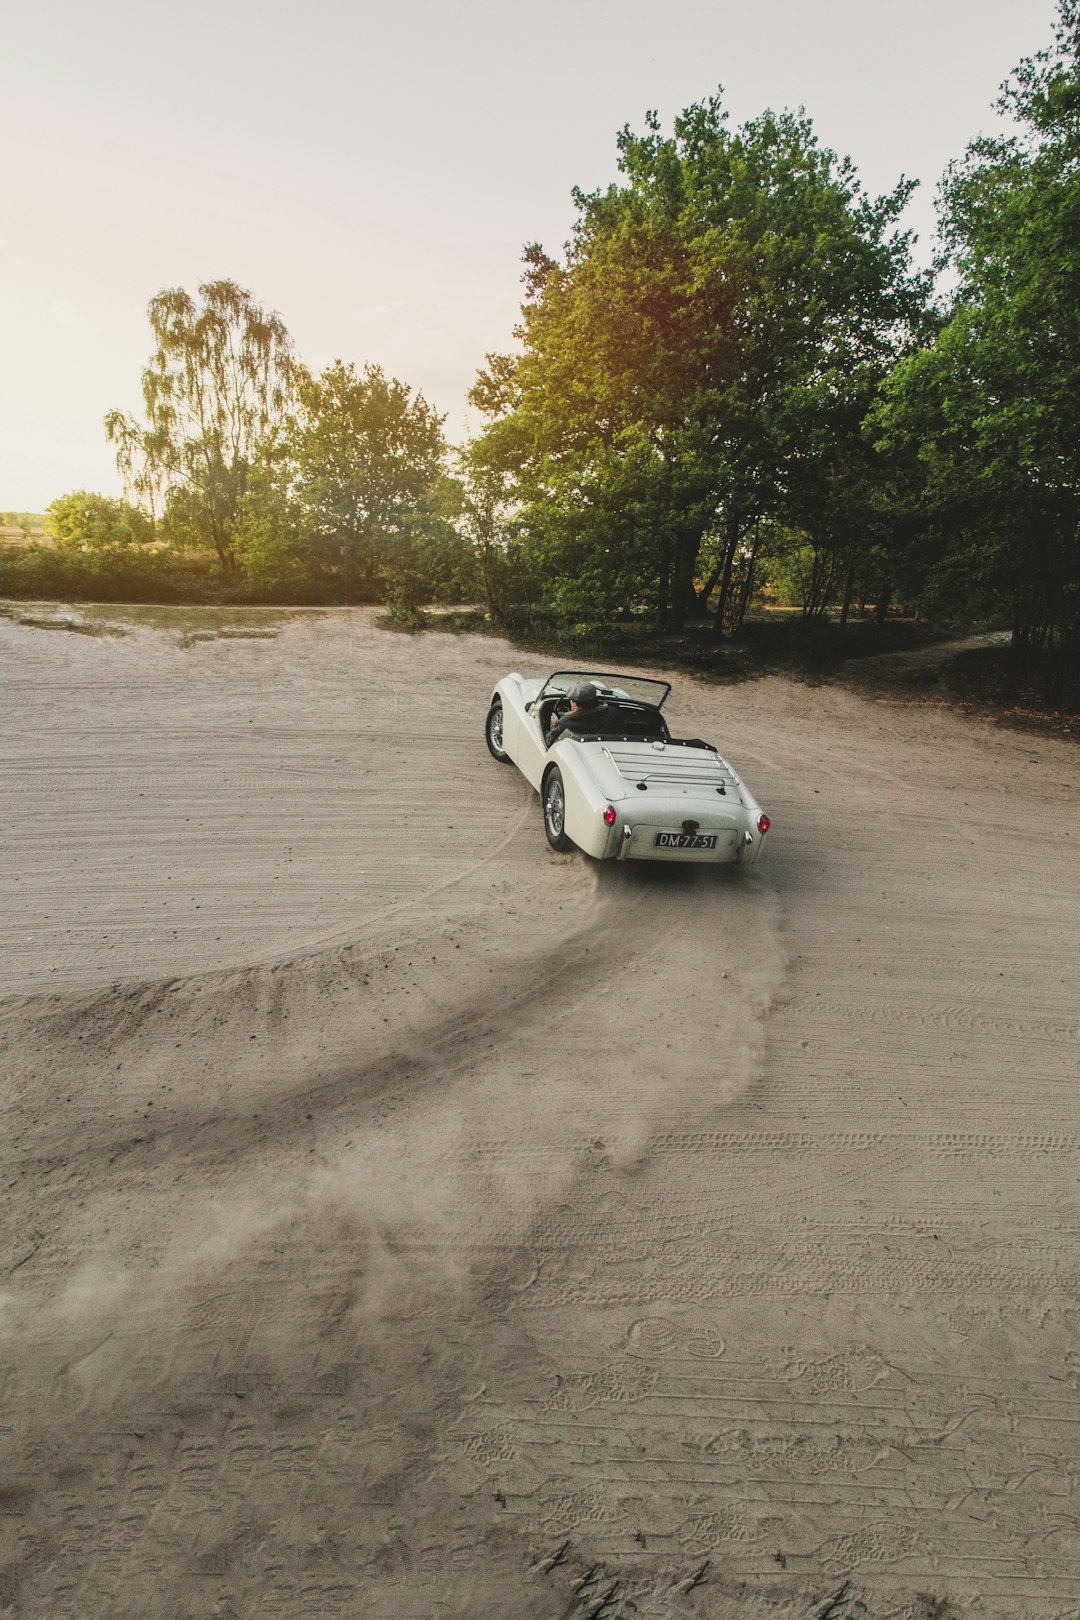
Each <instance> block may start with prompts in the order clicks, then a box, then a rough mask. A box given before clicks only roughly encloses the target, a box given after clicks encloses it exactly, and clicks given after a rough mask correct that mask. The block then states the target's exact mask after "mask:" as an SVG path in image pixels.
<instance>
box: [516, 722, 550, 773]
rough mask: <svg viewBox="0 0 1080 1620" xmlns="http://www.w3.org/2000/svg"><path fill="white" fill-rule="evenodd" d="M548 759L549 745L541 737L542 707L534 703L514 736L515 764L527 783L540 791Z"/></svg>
mask: <svg viewBox="0 0 1080 1620" xmlns="http://www.w3.org/2000/svg"><path fill="white" fill-rule="evenodd" d="M546 759H547V745H546V744H545V742H544V739H543V737H542V736H541V735H540V705H539V703H536V702H533V703H531V704H530V705H529V707H528V708H527V709H526V710H525V712H524V713H523V714H522V716H521V719H520V721H519V723H518V730H517V732H516V733H515V736H514V764H515V765H516V766H517V768H518V770H519V771H520V772H521V774H522V776H524V778H525V780H526V781H527V782H531V783H532V785H533V787H534V788H537V789H539V787H540V779H541V777H542V776H543V774H544V761H545V760H546Z"/></svg>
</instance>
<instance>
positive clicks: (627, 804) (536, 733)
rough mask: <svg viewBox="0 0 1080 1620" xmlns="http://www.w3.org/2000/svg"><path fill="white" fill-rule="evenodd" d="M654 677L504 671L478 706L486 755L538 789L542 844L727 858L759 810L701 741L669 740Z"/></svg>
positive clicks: (661, 686) (663, 687) (734, 856)
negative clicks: (484, 704) (530, 675)
mask: <svg viewBox="0 0 1080 1620" xmlns="http://www.w3.org/2000/svg"><path fill="white" fill-rule="evenodd" d="M670 691H671V687H670V685H669V684H668V683H667V682H666V681H655V680H650V679H648V678H647V677H645V676H643V675H595V674H590V673H587V672H585V671H582V670H559V671H557V672H556V674H554V675H550V676H549V677H548V679H547V680H546V681H537V680H526V679H525V678H524V676H522V675H518V674H513V675H507V676H506V678H505V679H504V680H501V681H500V682H499V684H498V686H497V687H496V688H495V691H494V693H493V695H492V699H491V707H490V708H489V709H488V714H487V723H486V727H485V735H486V737H487V745H488V749H489V750H490V752H491V753H492V754H493V755H494V757H495V758H496V759H497V760H500V761H502V762H503V763H505V764H513V765H516V766H517V768H518V770H519V771H520V772H521V773H522V775H523V776H524V777H525V778H526V780H527V781H529V782H531V783H532V785H533V787H534V788H536V789H537V790H538V792H539V794H540V801H541V804H542V806H543V811H544V831H545V832H546V833H547V840H548V843H549V844H550V845H551V847H552V849H559V850H566V849H571V848H573V846H574V845H576V846H577V848H578V849H581V850H584V852H585V853H586V854H587V855H593V856H595V857H597V859H600V860H603V859H606V858H607V857H609V856H613V857H614V858H615V859H617V860H628V859H629V860H645V861H713V862H722V861H738V862H741V863H742V864H743V865H744V866H749V865H751V864H752V863H753V862H754V861H756V860H757V859H758V857H759V855H760V854H761V851H762V849H763V847H764V843H765V834H766V833H767V832H768V830H769V818H768V816H767V815H766V814H765V812H764V811H763V810H762V808H761V806H760V804H758V802H757V800H756V799H755V798H754V796H753V794H752V793H751V792H750V790H749V789H748V788H747V787H746V785H745V784H744V783H743V782H741V781H740V779H739V778H738V776H736V774H735V772H734V771H733V770H732V768H731V766H730V765H729V764H728V762H727V760H725V759H722V758H721V757H720V755H719V754H718V753H717V751H716V749H715V748H714V747H713V745H712V743H707V742H702V741H701V740H700V738H697V737H691V738H686V737H673V736H672V735H671V733H670V731H669V730H668V728H667V722H666V721H665V720H664V717H663V715H662V714H661V712H660V711H661V710H662V708H663V706H664V703H665V701H666V699H667V696H668V693H669V692H670Z"/></svg>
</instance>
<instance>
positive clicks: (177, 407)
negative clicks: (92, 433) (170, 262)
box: [105, 281, 297, 567]
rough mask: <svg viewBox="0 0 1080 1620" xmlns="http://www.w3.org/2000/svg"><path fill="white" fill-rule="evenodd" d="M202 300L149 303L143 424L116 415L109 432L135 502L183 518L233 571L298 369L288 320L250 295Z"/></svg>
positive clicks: (226, 289) (224, 290)
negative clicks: (245, 506)
mask: <svg viewBox="0 0 1080 1620" xmlns="http://www.w3.org/2000/svg"><path fill="white" fill-rule="evenodd" d="M199 297H200V299H201V303H198V304H197V303H196V302H195V300H194V299H193V298H191V296H190V295H189V294H188V293H186V292H185V291H184V289H183V288H182V287H174V288H169V289H167V290H166V291H164V292H160V293H158V294H157V296H156V297H154V298H152V299H151V300H150V304H149V310H148V313H149V316H150V326H151V329H152V331H153V334H154V343H155V347H154V352H153V354H152V355H151V357H150V361H149V364H148V365H147V366H146V368H145V370H144V371H143V375H142V393H143V405H144V409H145V418H146V420H145V423H144V424H140V423H139V422H137V421H136V420H135V419H134V417H132V416H128V415H125V413H124V412H122V411H119V410H113V411H110V412H109V413H108V415H107V416H106V418H105V431H106V433H107V435H108V437H109V439H110V440H111V441H112V442H113V443H114V444H115V445H116V447H117V451H116V460H117V466H118V467H119V469H120V472H121V474H122V475H123V477H124V480H125V486H126V488H127V489H128V491H129V493H133V494H134V495H135V497H136V498H137V499H138V500H139V501H140V502H142V503H143V504H144V505H146V506H148V507H149V508H150V510H151V511H155V512H156V511H157V510H158V509H159V508H160V507H161V506H162V505H163V504H164V505H165V506H166V511H167V513H168V512H169V511H172V510H175V511H176V512H177V513H178V514H180V525H181V532H183V533H184V534H185V541H184V543H191V539H192V538H193V536H194V535H197V536H198V539H199V541H200V542H201V544H203V545H206V546H211V545H212V546H213V548H214V550H215V551H216V553H217V556H218V558H219V560H220V561H221V563H222V564H223V566H226V567H229V566H231V565H232V563H233V561H234V557H233V543H234V538H235V530H236V524H237V519H238V515H239V511H240V505H241V502H242V500H243V497H244V492H245V490H246V488H247V483H248V476H249V473H250V470H251V466H252V463H253V461H254V459H255V452H256V446H257V444H258V443H259V441H260V440H262V439H263V438H264V437H265V436H266V435H267V434H268V433H269V432H270V431H271V430H273V429H274V428H275V427H276V426H277V425H278V424H279V423H280V421H281V420H282V419H283V417H284V414H285V412H286V410H287V408H288V406H289V404H290V401H291V398H292V395H293V390H294V387H295V382H296V375H297V367H296V362H295V360H294V358H293V350H292V342H291V339H290V338H289V334H288V332H287V331H286V330H285V326H284V323H283V322H282V320H281V317H280V316H278V315H275V314H267V313H266V312H265V311H264V310H263V309H261V308H260V306H259V305H258V304H256V303H255V301H254V299H253V298H252V296H251V294H250V293H249V292H245V291H244V289H243V288H241V287H238V286H237V285H236V284H235V282H232V281H211V282H207V283H205V284H204V285H203V286H201V287H200V288H199Z"/></svg>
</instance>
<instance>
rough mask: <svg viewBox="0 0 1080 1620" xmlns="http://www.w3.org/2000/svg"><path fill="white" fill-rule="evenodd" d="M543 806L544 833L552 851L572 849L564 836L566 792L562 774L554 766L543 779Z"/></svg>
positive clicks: (571, 845) (568, 840) (569, 841)
mask: <svg viewBox="0 0 1080 1620" xmlns="http://www.w3.org/2000/svg"><path fill="white" fill-rule="evenodd" d="M542 799H543V805H544V832H545V833H546V834H547V841H548V843H549V844H550V845H551V847H552V849H557V850H559V851H563V852H564V851H566V850H568V849H573V847H574V845H573V842H572V841H571V840H570V839H569V838H567V836H566V790H565V788H564V787H563V779H562V772H561V771H560V769H559V767H558V766H557V765H554V766H553V767H552V768H551V770H550V771H549V772H548V774H547V776H546V777H545V778H544V786H543V791H542Z"/></svg>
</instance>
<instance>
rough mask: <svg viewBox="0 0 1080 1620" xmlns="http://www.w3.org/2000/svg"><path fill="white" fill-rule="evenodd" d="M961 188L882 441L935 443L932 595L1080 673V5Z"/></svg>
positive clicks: (1018, 84)
mask: <svg viewBox="0 0 1080 1620" xmlns="http://www.w3.org/2000/svg"><path fill="white" fill-rule="evenodd" d="M1000 106H1001V108H1002V110H1004V111H1007V112H1009V113H1010V114H1011V115H1012V116H1013V118H1014V119H1015V120H1016V121H1017V123H1018V126H1019V131H1018V133H1016V134H1014V135H1010V136H1008V137H996V138H983V139H980V140H978V141H975V142H974V143H973V144H972V145H971V146H970V147H969V148H968V151H967V154H966V156H965V158H964V159H963V160H962V161H961V162H959V163H957V164H954V165H953V166H952V168H951V169H950V171H949V174H948V176H947V178H946V181H945V185H944V188H943V195H944V202H945V215H944V220H943V234H944V237H945V241H946V243H947V246H948V250H949V253H950V256H951V259H952V262H953V265H954V267H955V270H956V272H957V274H958V278H959V280H958V286H957V290H956V293H955V296H954V298H953V302H952V307H951V309H950V311H949V314H948V318H947V319H946V320H945V322H944V323H943V325H942V326H941V329H940V331H939V332H938V333H937V335H936V337H935V338H934V341H933V342H932V343H930V344H929V345H927V346H926V347H925V348H923V349H921V350H920V351H919V352H917V353H915V354H913V355H911V356H909V357H908V358H907V359H906V360H904V361H903V363H901V364H900V365H899V366H897V368H896V370H895V372H894V374H893V376H892V377H891V378H890V380H889V384H888V388H887V390H886V397H885V400H884V403H883V404H882V406H881V408H880V409H879V410H878V412H877V413H876V417H875V423H876V430H877V432H878V435H879V439H880V442H881V443H883V444H884V445H886V446H887V447H889V448H891V449H896V448H897V447H900V448H902V449H904V450H906V451H908V452H910V453H913V454H914V456H915V457H916V458H917V462H918V466H919V471H920V476H921V492H920V502H919V507H920V517H921V528H922V535H921V543H922V545H923V546H924V547H925V549H926V551H927V552H928V553H930V554H931V557H930V560H929V562H928V566H927V569H926V573H925V587H924V589H925V595H926V598H927V599H928V600H930V601H932V602H936V603H937V604H939V605H940V603H941V602H942V600H944V601H948V600H949V599H954V600H955V599H960V600H962V601H963V602H964V603H965V605H966V606H967V607H968V610H969V611H970V609H971V607H972V606H973V605H975V604H978V603H981V605H982V606H983V607H984V608H985V607H987V606H989V605H990V604H992V603H993V602H995V601H996V603H997V604H998V608H999V611H1001V612H1002V613H1003V614H1007V615H1008V616H1009V617H1010V618H1011V621H1012V624H1013V628H1014V634H1015V638H1016V640H1017V642H1018V643H1020V644H1027V645H1034V646H1040V647H1043V648H1045V649H1046V650H1047V651H1048V653H1049V654H1050V664H1051V685H1052V686H1057V687H1059V688H1060V687H1061V686H1062V685H1063V684H1065V683H1067V682H1069V681H1070V680H1072V679H1074V678H1076V676H1077V674H1078V673H1080V248H1078V243H1080V7H1078V6H1077V4H1076V0H1062V3H1061V5H1060V8H1059V19H1058V26H1057V32H1056V38H1055V44H1054V46H1053V48H1052V49H1049V50H1047V51H1044V52H1041V53H1040V54H1039V55H1037V56H1035V57H1033V58H1031V59H1029V60H1027V61H1025V62H1022V63H1021V64H1020V66H1019V68H1018V69H1017V70H1016V73H1015V74H1014V75H1013V77H1012V79H1011V80H1010V81H1009V83H1008V84H1007V85H1006V87H1005V90H1004V93H1003V96H1002V99H1001V103H1000Z"/></svg>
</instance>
